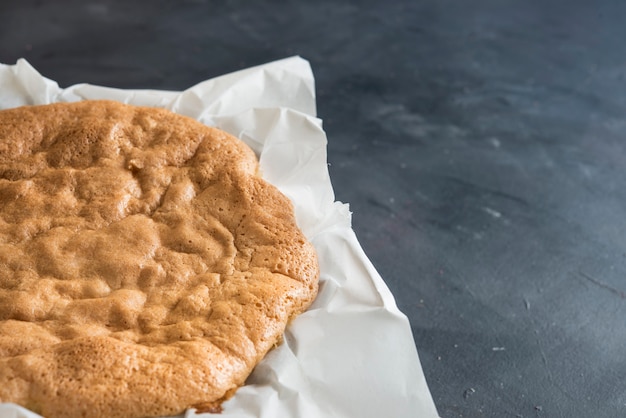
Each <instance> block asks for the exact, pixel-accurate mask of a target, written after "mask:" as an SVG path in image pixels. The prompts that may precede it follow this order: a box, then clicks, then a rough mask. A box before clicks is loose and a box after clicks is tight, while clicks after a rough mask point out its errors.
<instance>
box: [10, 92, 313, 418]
mask: <svg viewBox="0 0 626 418" xmlns="http://www.w3.org/2000/svg"><path fill="white" fill-rule="evenodd" d="M257 170H258V163H257V159H256V157H255V155H254V153H253V152H252V150H251V149H250V148H248V146H247V145H245V144H244V143H243V142H241V141H240V140H238V139H236V138H234V137H232V136H231V135H229V134H227V133H225V132H222V131H220V130H217V129H214V128H210V127H207V126H205V125H203V124H201V123H199V122H197V121H195V120H192V119H190V118H187V117H184V116H180V115H176V114H174V113H172V112H169V111H166V110H162V109H156V108H146V107H134V106H129V105H124V104H121V103H117V102H111V101H84V102H77V103H71V104H70V103H62V104H52V105H45V106H28V107H21V108H16V109H11V110H4V111H0V401H2V402H14V403H18V404H20V405H23V406H25V407H27V408H29V409H31V410H33V411H35V412H38V413H40V414H43V415H45V416H46V417H48V418H54V417H73V416H108V417H142V416H155V415H173V414H179V413H182V412H183V411H184V410H185V409H186V408H188V407H191V406H196V407H200V408H210V407H213V406H217V405H219V403H220V401H222V400H223V399H225V398H226V397H228V396H229V395H230V394H232V392H233V391H234V390H235V389H236V388H237V387H238V386H240V385H242V384H243V383H244V381H245V379H246V377H247V376H248V375H249V373H250V372H251V371H252V369H253V368H254V366H255V365H256V364H257V363H258V362H259V361H260V360H261V359H262V358H263V356H264V355H265V354H266V353H267V351H268V350H270V349H271V348H272V347H273V346H274V345H275V344H277V343H278V341H279V340H280V337H281V335H282V334H283V332H284V329H285V326H286V324H287V323H288V322H289V320H290V319H291V318H293V317H295V316H296V315H297V314H299V313H301V312H303V311H304V310H305V309H306V308H307V307H308V306H309V305H310V303H311V302H312V301H313V299H314V298H315V295H316V293H317V280H318V275H319V270H318V265H317V258H316V254H315V251H314V249H313V247H312V245H311V244H310V243H309V242H308V241H307V240H306V239H305V237H304V236H303V234H302V232H301V231H300V230H299V229H298V227H297V225H296V223H295V218H294V214H293V209H292V205H291V202H290V201H289V200H288V199H287V198H286V197H285V196H284V195H282V194H281V193H280V192H279V191H278V190H277V189H276V188H275V187H274V186H272V185H270V184H269V183H267V182H266V181H264V180H263V179H262V178H261V177H260V176H259V175H258V173H257Z"/></svg>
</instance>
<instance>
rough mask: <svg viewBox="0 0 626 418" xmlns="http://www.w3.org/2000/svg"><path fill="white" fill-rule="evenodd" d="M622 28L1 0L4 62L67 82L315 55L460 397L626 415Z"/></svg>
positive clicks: (358, 190)
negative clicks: (26, 65)
mask: <svg viewBox="0 0 626 418" xmlns="http://www.w3.org/2000/svg"><path fill="white" fill-rule="evenodd" d="M625 42H626V2H621V1H618V0H615V1H610V0H602V1H586V2H585V1H580V0H571V1H556V0H549V1H539V0H476V1H463V0H422V1H408V0H406V1H378V2H375V1H360V2H347V1H346V2H342V1H336V0H335V1H334V0H322V1H317V2H304V1H301V2H293V1H291V2H290V1H284V2H279V1H256V2H245V1H224V2H217V1H214V2H211V1H201V0H196V1H170V2H167V1H148V0H143V1H134V2H130V1H129V2H126V1H113V0H107V1H78V0H75V1H49V2H44V1H33V0H28V1H19V2H18V1H3V2H1V3H0V62H3V63H9V64H13V63H14V62H15V61H16V60H17V59H18V58H19V57H25V58H26V59H27V60H28V61H29V62H30V63H31V64H32V65H34V66H35V67H36V68H37V69H38V70H39V71H40V72H41V73H43V74H44V75H45V76H47V77H49V78H52V79H55V80H57V81H58V82H59V84H60V85H61V86H62V87H66V86H68V85H71V84H75V83H80V82H89V83H94V84H100V85H106V86H114V87H122V88H154V89H176V90H179V89H183V88H186V87H189V86H191V85H193V84H195V83H197V82H199V81H202V80H205V79H207V78H210V77H213V76H216V75H220V74H223V73H227V72H231V71H233V70H237V69H241V68H244V67H248V66H251V65H256V64H262V63H265V62H268V61H272V60H275V59H279V58H284V57H287V56H290V55H294V54H298V55H301V56H303V57H304V58H306V59H308V60H309V61H310V62H311V65H312V67H313V70H314V72H315V75H316V81H317V93H318V111H319V116H320V117H321V118H322V119H323V120H324V127H325V129H326V131H327V134H328V138H329V144H328V153H329V154H328V159H329V162H330V164H331V165H330V173H331V178H332V181H333V184H334V187H335V191H336V197H337V199H338V200H341V201H344V202H349V203H350V205H351V209H352V211H353V212H354V215H353V217H354V229H355V231H356V233H357V235H358V237H359V239H360V241H361V243H362V245H363V247H364V249H365V251H366V253H367V254H368V256H369V257H370V259H371V260H372V262H373V263H374V265H375V266H376V267H377V269H378V271H379V272H380V273H381V275H382V276H383V277H384V279H385V280H386V282H387V283H388V285H389V287H390V288H391V290H392V292H393V293H394V295H395V297H396V299H397V302H398V305H399V307H400V308H401V309H402V310H403V311H404V312H405V313H406V314H407V315H408V316H409V318H410V321H411V324H412V329H413V333H414V337H415V343H416V345H417V347H418V351H419V353H420V356H421V360H422V365H423V368H424V371H425V374H426V378H427V380H428V383H429V386H430V389H431V392H432V394H433V398H434V400H435V403H436V405H437V407H438V410H439V412H440V414H441V416H442V417H444V418H447V417H483V416H485V417H535V416H541V417H621V416H626V390H625V388H626V382H625V378H626V344H625V335H626V321H625V319H626V278H625V272H626V236H625V229H626V216H625V211H626V189H625V188H624V171H625V170H624V167H625V166H624V165H625V163H626V143H625V141H624V140H625V138H624V136H625V134H626V113H625V110H626V79H625V77H626V46H625ZM389 343H390V344H393V343H394V342H393V341H389ZM373 378H375V376H373Z"/></svg>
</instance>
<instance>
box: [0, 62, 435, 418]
mask: <svg viewBox="0 0 626 418" xmlns="http://www.w3.org/2000/svg"><path fill="white" fill-rule="evenodd" d="M86 99H113V100H118V101H121V102H124V103H129V104H134V105H144V106H158V107H165V108H168V109H170V110H173V111H174V112H178V113H181V114H184V115H187V116H191V117H193V118H196V119H198V120H200V121H202V122H204V123H206V124H208V125H213V126H217V127H219V128H221V129H224V130H226V131H228V132H230V133H232V134H234V135H236V136H238V137H239V138H241V139H242V140H243V141H245V142H246V143H248V144H249V145H250V146H251V147H252V148H253V149H254V150H255V152H256V153H257V154H258V155H259V158H260V164H261V170H262V174H263V176H264V177H265V178H266V179H267V180H268V181H270V182H272V183H273V184H275V185H276V186H277V187H278V188H279V189H280V190H282V192H283V193H285V194H286V195H287V196H289V198H291V200H292V201H293V203H294V206H295V211H296V217H297V220H298V223H299V225H300V227H301V228H302V230H303V231H304V233H305V234H306V235H307V237H308V238H309V239H310V240H311V241H312V242H313V244H314V245H315V247H316V248H317V251H318V253H319V260H320V268H321V279H320V292H319V296H318V297H317V299H316V301H315V302H314V304H313V305H312V306H311V308H310V309H309V310H308V311H307V312H305V313H304V314H302V315H300V316H299V317H298V318H296V319H295V320H294V321H293V322H292V323H291V324H290V326H289V327H288V329H287V332H286V334H285V338H284V343H283V344H282V345H280V346H279V347H278V348H277V349H275V350H273V351H271V352H270V353H269V354H268V355H267V357H266V358H265V359H264V360H263V361H262V362H261V363H260V364H259V365H258V366H257V367H256V369H255V370H254V372H253V373H252V375H251V376H250V378H249V379H248V381H247V384H246V385H245V386H243V387H242V388H240V389H239V390H238V391H237V393H236V394H235V396H234V397H233V398H232V399H230V400H229V401H227V402H225V403H224V405H223V407H224V411H223V412H222V414H221V417H223V418H227V417H238V418H243V417H255V418H260V417H263V418H279V417H337V418H344V417H345V418H357V417H358V418H368V417H372V418H374V417H375V418H379V417H391V418H402V417H407V418H408V417H411V418H414V417H423V418H434V417H437V411H436V409H435V405H434V403H433V401H432V398H431V395H430V392H429V390H428V387H427V385H426V381H425V379H424V374H423V372H422V368H421V365H420V362H419V359H418V355H417V350H416V349H415V345H414V342H413V337H412V334H411V328H410V326H409V322H408V320H407V318H406V316H405V315H404V314H402V313H401V312H400V311H399V310H398V308H397V307H396V304H395V301H394V298H393V296H392V294H391V293H390V291H389V289H388V288H387V286H386V284H385V283H384V281H383V280H382V278H381V277H380V275H379V274H378V273H377V272H376V270H375V269H374V267H373V266H372V264H371V263H370V261H369V260H368V258H367V256H366V255H365V254H364V252H363V250H362V249H361V246H360V245H359V243H358V241H357V239H356V237H355V234H354V232H353V230H352V228H351V219H350V212H349V210H348V205H346V204H342V203H339V202H335V199H334V192H333V189H332V185H331V182H330V178H329V175H328V167H327V159H326V135H325V133H324V131H323V130H322V123H321V121H320V120H319V119H317V118H316V117H315V112H316V109H315V86H314V79H313V74H312V72H311V68H310V66H309V63H308V62H307V61H305V60H304V59H302V58H299V57H292V58H287V59H284V60H280V61H276V62H272V63H269V64H266V65H261V66H258V67H254V68H249V69H246V70H242V71H238V72H235V73H231V74H228V75H225V76H222V77H217V78H214V79H211V80H207V81H204V82H202V83H199V84H197V85H195V86H193V87H191V88H189V89H187V90H185V91H183V92H169V91H156V90H121V89H113V88H107V87H100V86H94V85H89V84H77V85H74V86H71V87H68V88H66V89H62V88H59V86H58V85H57V83H56V82H54V81H52V80H49V79H46V78H44V77H42V76H41V75H40V74H39V73H38V72H37V71H36V70H35V69H34V68H33V67H32V66H30V64H29V63H28V62H26V61H25V60H19V61H18V62H17V63H16V64H15V65H3V64H0V108H3V109H5V108H11V107H16V106H21V105H31V104H47V103H52V102H59V101H77V100H86ZM36 416H37V415H35V414H33V413H31V412H29V411H26V410H25V409H23V408H20V407H17V406H15V405H10V404H0V417H1V418H18V417H28V418H30V417H36ZM194 416H199V417H200V416H204V417H209V416H211V415H209V414H201V415H196V414H195V412H194V411H193V410H190V411H187V413H186V414H185V418H188V417H189V418H190V417H194Z"/></svg>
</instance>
